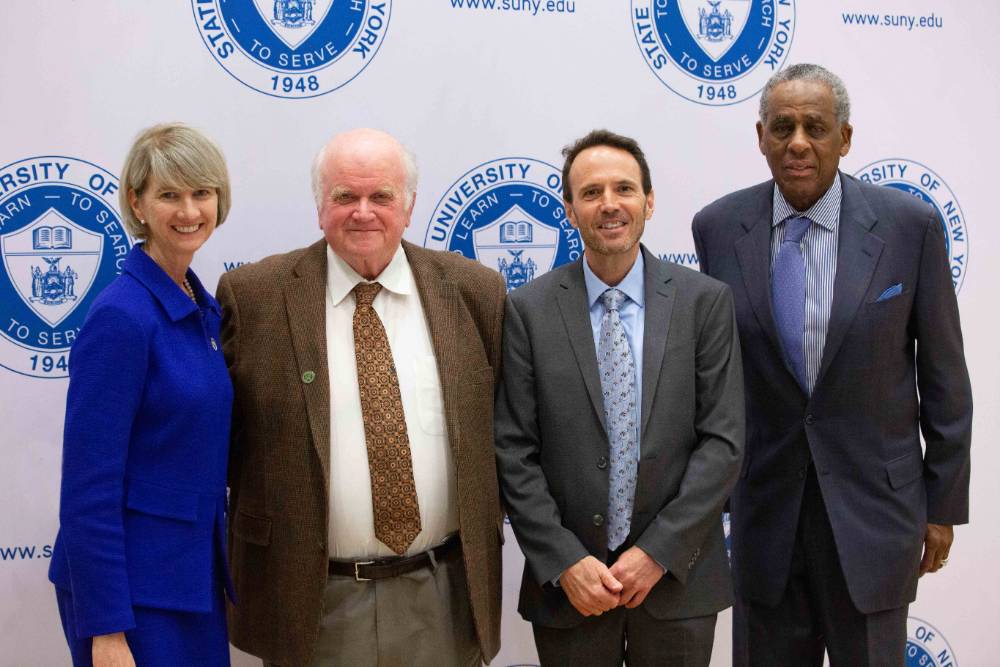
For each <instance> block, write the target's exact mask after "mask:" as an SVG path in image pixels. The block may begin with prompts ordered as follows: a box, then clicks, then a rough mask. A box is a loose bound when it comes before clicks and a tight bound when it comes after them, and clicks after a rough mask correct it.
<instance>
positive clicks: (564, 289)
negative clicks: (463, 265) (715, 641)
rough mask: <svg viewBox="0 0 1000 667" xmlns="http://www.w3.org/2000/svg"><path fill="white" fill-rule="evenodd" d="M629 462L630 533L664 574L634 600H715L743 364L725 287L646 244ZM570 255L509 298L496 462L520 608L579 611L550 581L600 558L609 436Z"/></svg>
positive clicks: (547, 620)
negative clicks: (521, 558)
mask: <svg viewBox="0 0 1000 667" xmlns="http://www.w3.org/2000/svg"><path fill="white" fill-rule="evenodd" d="M643 253H644V255H643V257H644V260H645V294H646V305H645V338H644V340H643V359H642V369H643V372H642V378H643V387H642V406H641V407H642V409H641V431H640V434H641V435H640V440H641V444H640V448H641V454H640V461H639V476H638V480H637V486H636V492H635V502H634V507H633V516H632V524H631V527H632V528H631V534H630V535H629V537H628V539H627V541H626V543H625V546H626V547H628V546H632V545H638V546H639V547H640V548H642V549H643V550H644V551H646V552H647V553H648V554H649V555H650V556H652V557H653V558H654V559H655V560H656V561H657V562H659V563H660V564H662V565H664V566H665V567H667V568H668V573H667V574H666V575H665V576H664V577H663V578H662V579H661V580H660V582H659V583H658V584H657V585H656V586H655V587H654V588H653V590H652V591H651V592H650V594H649V596H648V597H647V598H646V600H645V602H644V603H643V606H644V607H645V608H646V609H647V610H648V611H649V612H650V613H651V614H653V615H654V616H655V617H657V618H661V619H662V618H687V617H692V616H701V615H705V614H710V613H714V612H717V611H719V610H720V609H724V608H725V607H727V606H729V605H730V604H731V601H732V584H731V581H730V575H729V564H728V562H727V558H726V550H725V542H724V537H723V531H722V522H721V511H722V506H723V504H724V502H725V500H726V498H727V497H728V496H729V492H730V490H731V489H732V485H733V484H734V483H735V479H736V475H737V473H738V470H739V465H740V460H741V458H742V453H743V429H744V412H743V407H744V403H743V374H742V369H741V363H740V349H739V342H738V340H737V335H736V328H735V322H734V318H733V307H732V295H731V294H730V291H729V289H728V288H727V287H726V286H725V285H723V284H721V283H719V282H717V281H715V280H712V279H709V278H706V277H705V276H701V275H699V274H698V273H696V272H694V271H691V270H689V269H685V268H682V267H679V266H676V265H673V264H668V263H665V262H662V261H660V260H659V259H657V258H656V257H654V256H653V255H651V254H650V253H649V252H647V251H646V250H645V249H643ZM592 331H593V330H592V328H591V324H590V315H589V309H588V304H587V290H586V286H585V285H584V278H583V268H582V265H581V262H579V261H578V262H575V263H573V264H569V265H565V266H562V267H560V268H558V269H556V270H554V271H551V272H549V273H547V274H545V275H544V276H541V277H540V278H537V279H535V280H534V281H532V282H530V283H528V284H527V285H525V286H524V287H522V288H520V289H518V290H515V291H514V292H512V293H511V294H510V295H508V298H507V310H506V319H505V324H504V345H503V364H502V368H503V374H502V378H503V379H502V382H501V386H500V391H499V393H498V397H497V407H496V440H497V462H498V465H499V470H500V477H501V488H502V491H503V495H504V499H505V501H506V504H507V510H508V514H509V516H510V521H511V525H512V526H513V528H514V532H515V534H516V535H517V539H518V543H519V544H520V546H521V549H522V550H523V551H524V554H525V558H526V561H527V562H526V567H525V570H524V574H523V577H522V582H521V598H520V604H519V611H520V612H521V615H522V616H524V618H526V619H527V620H529V621H532V622H535V623H539V624H541V625H544V626H549V627H572V626H574V625H576V624H578V623H580V622H581V621H582V620H583V616H581V615H580V614H579V612H577V611H576V609H574V608H573V606H572V605H571V604H570V602H569V600H568V598H567V597H566V595H565V593H564V592H563V591H562V590H561V589H560V588H558V587H556V586H553V585H552V584H551V583H550V582H551V581H552V580H554V579H555V578H557V577H558V576H559V575H560V574H561V573H562V572H563V571H564V570H565V569H566V568H568V567H569V566H571V565H573V564H574V563H576V562H577V561H578V560H580V559H581V558H583V557H584V556H587V555H588V554H590V555H593V556H595V557H596V558H597V559H599V560H602V561H604V560H606V558H607V554H608V550H607V528H606V525H605V524H604V514H605V513H606V512H607V506H608V456H609V444H608V437H607V434H606V431H605V423H604V404H603V399H602V395H601V384H600V378H599V376H598V371H597V352H596V350H595V347H594V339H593V333H592Z"/></svg>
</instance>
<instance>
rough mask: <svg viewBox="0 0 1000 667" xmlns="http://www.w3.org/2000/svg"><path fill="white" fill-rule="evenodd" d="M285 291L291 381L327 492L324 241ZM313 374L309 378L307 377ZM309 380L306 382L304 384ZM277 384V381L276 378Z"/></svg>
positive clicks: (296, 270)
mask: <svg viewBox="0 0 1000 667" xmlns="http://www.w3.org/2000/svg"><path fill="white" fill-rule="evenodd" d="M293 273H294V275H295V278H294V279H293V280H292V281H291V282H290V283H289V284H288V286H287V287H286V288H285V308H286V313H287V316H288V329H289V331H290V332H291V336H292V348H293V349H294V350H295V359H296V361H297V362H298V373H299V375H298V377H296V378H293V381H294V382H296V383H298V384H299V386H301V387H302V392H303V395H304V396H305V402H306V412H307V414H308V415H309V427H310V429H311V430H312V436H313V446H314V447H315V448H316V454H317V455H318V456H319V459H320V462H321V463H322V465H323V480H324V483H325V484H326V487H327V492H328V493H329V490H330V378H329V364H328V360H327V356H326V241H325V240H324V241H318V242H316V243H314V244H313V245H311V246H309V248H308V249H307V250H306V252H305V254H304V255H303V256H302V258H301V259H300V260H299V262H298V264H296V265H295V268H294V269H293ZM310 373H311V374H312V375H311V378H312V379H309V378H310V376H309V375H307V374H310ZM307 380H308V381H307ZM275 381H277V378H276V379H275Z"/></svg>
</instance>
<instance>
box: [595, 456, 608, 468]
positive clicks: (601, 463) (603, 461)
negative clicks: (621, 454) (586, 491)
mask: <svg viewBox="0 0 1000 667" xmlns="http://www.w3.org/2000/svg"><path fill="white" fill-rule="evenodd" d="M597 467H598V468H599V469H600V470H604V469H605V468H607V467H608V457H606V456H602V457H601V458H599V459H597Z"/></svg>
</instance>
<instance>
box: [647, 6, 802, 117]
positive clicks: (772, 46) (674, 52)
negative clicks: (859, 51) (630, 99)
mask: <svg viewBox="0 0 1000 667" xmlns="http://www.w3.org/2000/svg"><path fill="white" fill-rule="evenodd" d="M630 17H631V20H632V30H633V32H634V33H635V41H636V44H638V46H639V51H640V52H641V53H642V57H643V59H644V60H645V61H646V64H647V65H648V66H649V68H650V70H652V72H653V74H655V75H656V77H657V78H658V79H659V80H660V81H661V82H662V83H663V84H664V85H665V86H666V87H667V88H669V89H670V90H672V91H674V92H675V93H677V94H678V95H680V96H681V97H685V98H687V99H689V100H691V101H692V102H697V103H699V104H706V105H709V106H725V105H729V104H736V103H737V102H742V101H743V100H745V99H747V98H749V97H753V96H754V95H756V94H757V93H758V92H760V90H761V88H763V87H764V84H765V83H767V80H768V79H769V78H770V77H771V75H772V74H774V73H775V72H777V71H778V70H779V69H781V67H782V65H783V64H784V63H785V60H787V58H788V52H789V49H790V48H791V46H792V37H793V36H794V35H795V0H631V2H630Z"/></svg>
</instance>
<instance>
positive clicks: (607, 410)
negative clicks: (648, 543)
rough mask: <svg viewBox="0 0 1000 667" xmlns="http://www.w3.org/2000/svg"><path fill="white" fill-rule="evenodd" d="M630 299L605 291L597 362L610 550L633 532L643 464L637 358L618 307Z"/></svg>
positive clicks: (616, 292) (619, 544)
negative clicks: (607, 463)
mask: <svg viewBox="0 0 1000 667" xmlns="http://www.w3.org/2000/svg"><path fill="white" fill-rule="evenodd" d="M624 301H625V294H624V293H622V291H621V290H617V289H608V290H605V292H604V294H602V295H601V303H602V304H604V311H605V312H604V317H603V318H601V340H600V344H599V345H598V348H597V366H598V369H599V370H600V373H601V392H602V394H603V395H604V421H605V423H606V424H607V427H608V440H609V441H610V445H611V472H610V475H609V479H608V549H609V550H612V551H613V550H615V549H617V548H618V547H620V546H621V545H622V543H623V542H624V541H625V538H626V537H628V531H629V527H630V524H631V523H632V501H633V499H634V498H635V479H636V474H637V472H638V469H639V446H638V445H639V438H638V436H639V434H638V430H637V428H636V426H637V423H638V420H637V419H636V391H635V361H634V360H633V359H632V348H631V346H630V345H629V342H628V336H627V335H625V327H624V326H623V325H622V318H621V315H620V313H619V312H618V309H619V308H621V305H622V303H623V302H624Z"/></svg>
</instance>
